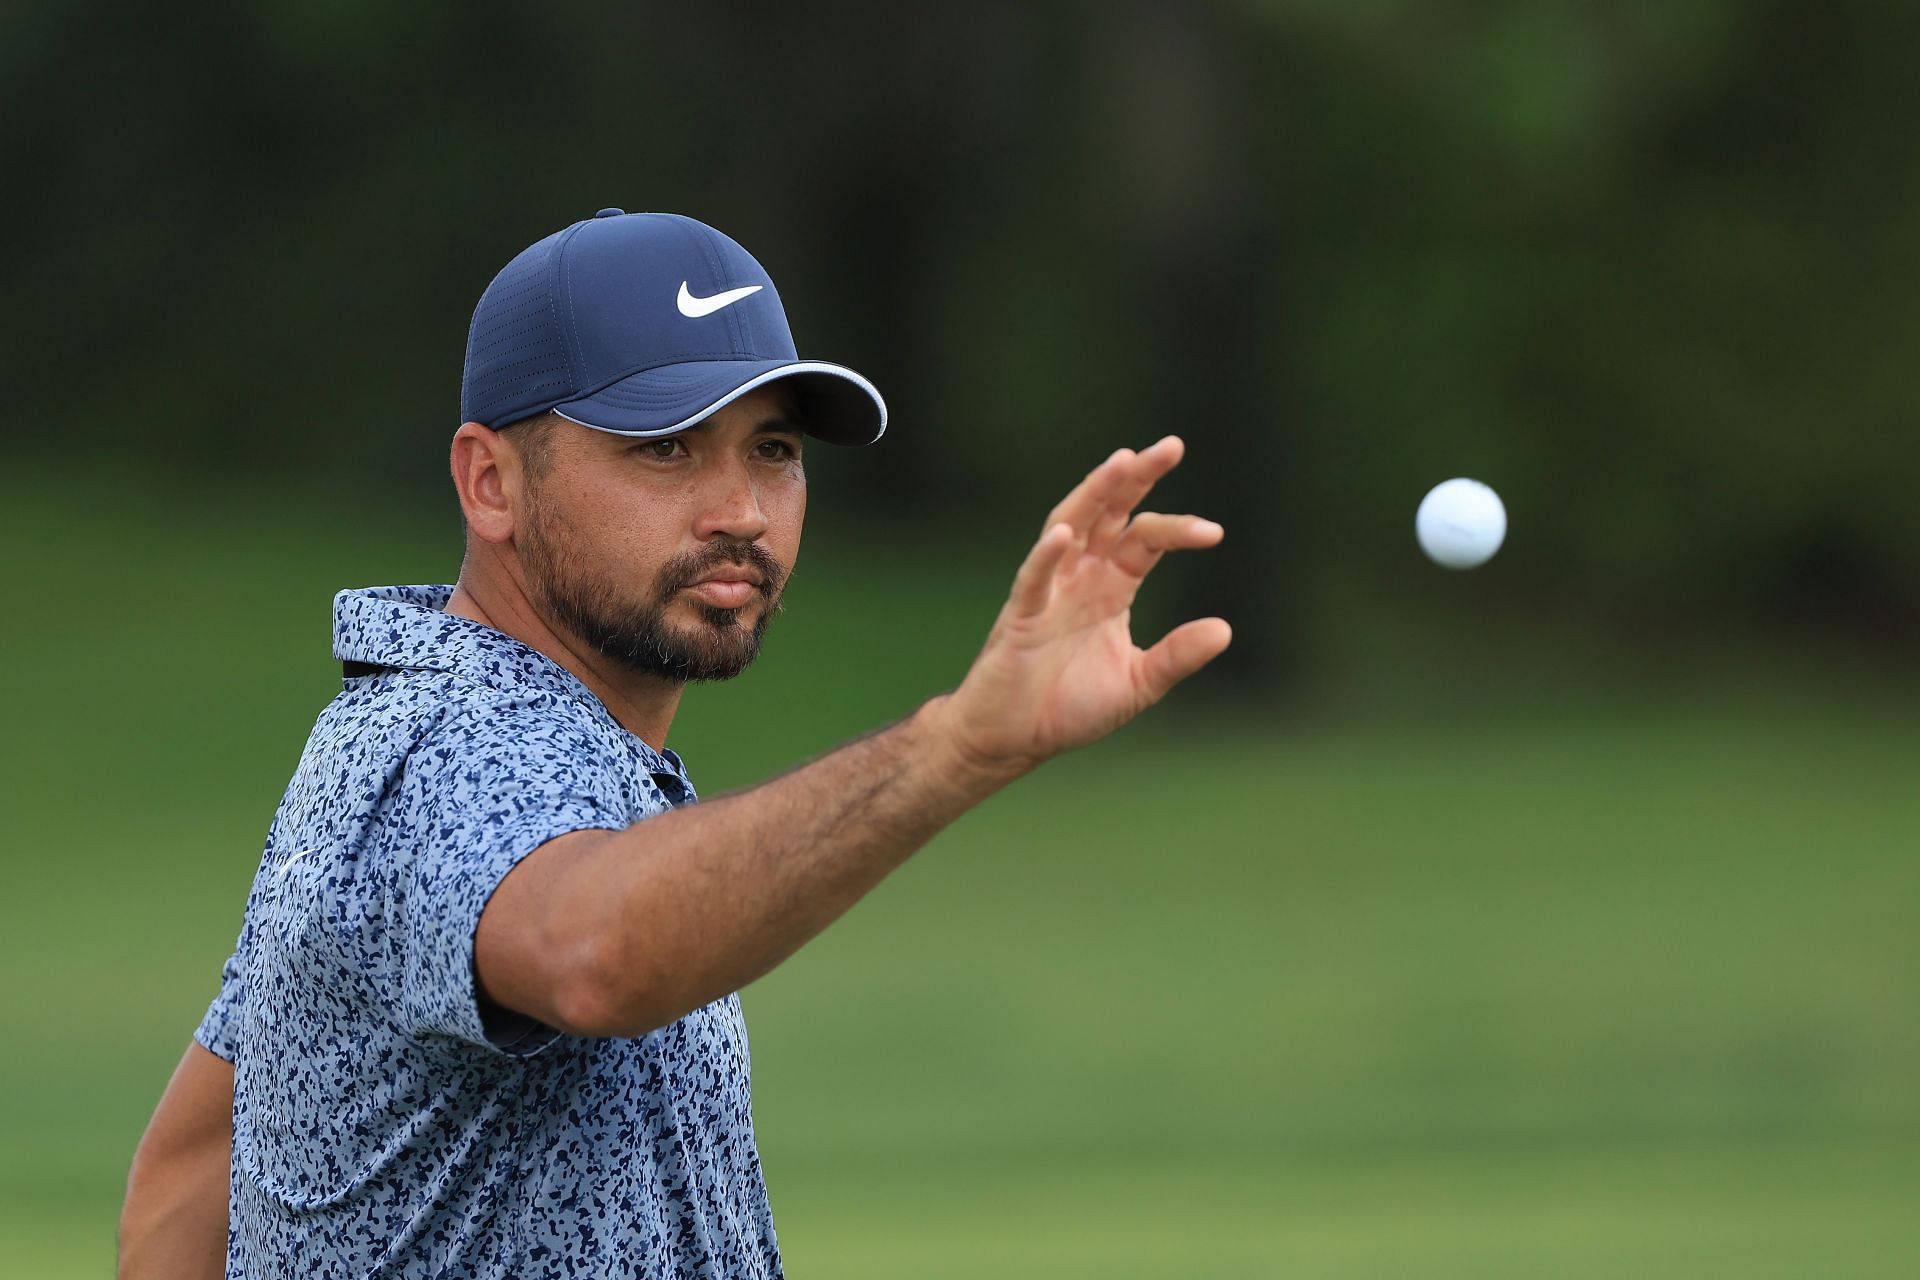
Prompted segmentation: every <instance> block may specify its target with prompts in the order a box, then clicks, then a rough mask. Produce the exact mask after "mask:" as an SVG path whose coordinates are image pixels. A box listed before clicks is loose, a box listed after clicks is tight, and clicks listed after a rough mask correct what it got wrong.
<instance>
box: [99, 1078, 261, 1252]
mask: <svg viewBox="0 0 1920 1280" xmlns="http://www.w3.org/2000/svg"><path fill="white" fill-rule="evenodd" d="M232 1115H233V1068H232V1066H230V1065H229V1064H228V1063H226V1062H224V1061H222V1060H221V1059H219V1058H217V1057H215V1056H214V1055H213V1054H211V1053H208V1052H207V1051H206V1050H205V1049H203V1048H201V1047H200V1046H199V1045H198V1044H195V1045H192V1046H190V1047H189V1048H188V1049H187V1053H186V1056H185V1057H184V1058H182V1059H181V1061H180V1065H179V1067H178V1068H177V1069H176V1070H175V1071H174V1074H173V1079H172V1080H171V1081H170V1082H169V1083H168V1085H167V1090H166V1093H165V1095H164V1096H162V1098H161V1100H160V1105H159V1107H158V1108H157V1109H156V1110H155V1112H154V1117H153V1121H152V1123H151V1124H150V1125H148V1127H147V1132H146V1134H145V1136H144V1137H142V1138H141V1140H140V1147H139V1149H138V1150H137V1151H136V1152H135V1153H134V1157H133V1165H132V1168H131V1169H130V1170H129V1171H128V1174H127V1198H126V1201H125V1203H124V1204H123V1206H122V1207H121V1211H120V1267H119V1272H118V1274H119V1277H120V1280H212V1278H214V1277H219V1276H222V1275H224V1274H225V1273H226V1269H227V1267H226V1264H227V1189H228V1179H229V1175H230V1173H231V1168H232V1159H233V1156H232V1152H233V1125H232Z"/></svg>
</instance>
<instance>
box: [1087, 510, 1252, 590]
mask: <svg viewBox="0 0 1920 1280" xmlns="http://www.w3.org/2000/svg"><path fill="white" fill-rule="evenodd" d="M1226 536H1227V531H1226V530H1225V529H1223V528H1221V527H1220V526H1219V525H1217V524H1215V523H1214V522H1213V521H1211V520H1203V519H1202V518H1200V517H1199V516H1167V515H1161V514H1160V513H1159V512H1157V511H1142V512H1141V513H1140V514H1139V515H1137V516H1135V517H1134V518H1133V522H1132V523H1131V524H1129V525H1128V526H1127V532H1126V536H1125V537H1123V538H1121V539H1120V541H1119V544H1118V545H1116V546H1115V547H1114V549H1113V562H1114V564H1116V565H1118V566H1119V567H1120V568H1121V569H1122V570H1123V571H1125V572H1127V573H1130V574H1132V575H1133V576H1134V577H1136V578H1144V577H1146V576H1147V574H1148V572H1149V571H1150V570H1152V568H1153V566H1154V565H1156V564H1158V563H1160V557H1161V556H1163V555H1165V554H1166V553H1167V552H1169V551H1197V550H1199V549H1201V548H1202V547H1212V546H1217V545H1219V542H1220V540H1221V539H1222V538H1224V537H1226Z"/></svg>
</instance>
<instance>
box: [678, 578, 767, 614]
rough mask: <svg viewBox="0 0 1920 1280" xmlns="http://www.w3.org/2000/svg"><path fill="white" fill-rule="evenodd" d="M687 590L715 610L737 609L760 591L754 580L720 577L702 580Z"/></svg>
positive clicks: (757, 582) (756, 581)
mask: <svg viewBox="0 0 1920 1280" xmlns="http://www.w3.org/2000/svg"><path fill="white" fill-rule="evenodd" d="M687 590H688V591H691V592H692V593H693V594H694V595H696V596H698V597H699V598H700V599H702V600H704V601H706V602H707V603H708V604H710V605H712V606H713V607H714V608H716V609H738V608H739V607H740V606H741V605H743V604H745V603H746V602H747V601H749V600H751V599H753V597H754V595H755V593H757V592H758V591H759V590H760V583H759V581H758V580H757V579H754V578H737V577H726V576H720V577H713V578H702V579H701V580H700V581H698V582H695V583H691V584H689V585H688V587H687Z"/></svg>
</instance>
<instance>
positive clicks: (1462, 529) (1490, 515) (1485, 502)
mask: <svg viewBox="0 0 1920 1280" xmlns="http://www.w3.org/2000/svg"><path fill="white" fill-rule="evenodd" d="M1413 531H1414V533H1416V534H1417V535H1419V538H1420V549H1421V550H1422V551H1424V552H1426V553H1427V558H1428V559H1429V560H1432V561H1433V562H1434V563H1435V564H1437V565H1440V566H1442V567H1444V568H1447V569H1473V568H1476V567H1478V566H1480V565H1483V564H1485V563H1486V562H1487V561H1489V560H1491V559H1493V553H1494V552H1496V551H1498V550H1499V549H1500V544H1501V543H1502V542H1504V541H1505V540H1506V537H1507V509H1506V507H1505V506H1504V505H1503V504H1502V503H1501V501H1500V495H1499V494H1497V493H1495V492H1494V491H1493V490H1491V489H1489V488H1487V486H1485V485H1483V484H1481V483H1480V482H1479V481H1478V480H1466V479H1460V480H1448V481H1446V482H1445V483H1443V484H1437V485H1435V486H1434V487H1433V488H1432V489H1431V490H1430V491H1429V492H1428V493H1427V496H1426V497H1425V498H1423V499H1421V502H1420V510H1419V512H1418V514H1416V515H1415V516H1414V517H1413Z"/></svg>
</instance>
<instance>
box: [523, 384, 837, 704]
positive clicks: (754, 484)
mask: <svg viewBox="0 0 1920 1280" xmlns="http://www.w3.org/2000/svg"><path fill="white" fill-rule="evenodd" d="M790 397H791V393H790V392H789V391H787V390H786V389H785V388H782V387H781V386H780V385H779V384H778V383H774V384H771V385H769V386H766V387H761V388H758V389H757V390H754V391H752V392H749V393H748V394H746V395H744V396H742V397H740V398H739V399H738V400H735V401H734V402H733V403H731V404H729V405H727V406H726V407H725V408H723V409H720V410H719V411H717V412H716V413H714V414H713V415H712V416H711V417H709V418H708V419H707V420H706V421H704V422H702V423H700V424H699V425H698V426H696V427H693V428H690V429H689V430H686V431H683V432H680V433H679V434H678V435H673V436H667V437H662V438H658V439H652V440H635V439H630V438H628V437H625V436H616V435H611V434H609V433H607V432H604V431H595V430H593V429H592V428H590V427H583V426H580V425H579V424H577V423H571V422H561V423H559V424H558V425H557V426H556V427H555V428H554V432H555V434H554V436H553V438H552V441H551V448H550V451H549V460H548V465H547V470H546V473H545V474H544V475H543V476H540V477H539V478H537V479H535V478H533V477H531V476H530V477H528V483H527V485H526V487H525V488H524V489H523V493H524V495H525V502H526V507H527V510H526V512H525V517H526V518H525V519H524V520H523V521H522V522H521V524H520V527H518V528H516V530H515V534H514V537H515V542H516V545H517V546H518V548H519V552H520V560H521V564H522V565H523V566H524V568H525V570H526V575H527V586H528V591H529V594H530V596H531V598H532V600H533V602H534V604H535V605H536V607H538V608H539V609H540V610H541V612H542V613H543V614H544V615H545V617H546V619H547V621H548V622H549V623H550V624H553V625H557V626H558V627H559V628H561V629H563V630H565V631H567V632H570V633H571V634H572V635H574V636H575V637H577V638H578V639H580V640H581V641H583V642H585V643H586V644H588V645H590V646H591V647H592V648H593V649H595V650H596V651H598V652H599V653H600V654H602V655H603V656H604V657H606V658H608V659H610V660H612V661H614V662H617V663H619V664H621V665H622V666H624V667H626V668H628V669H629V670H631V671H634V672H638V673H640V674H644V675H650V676H657V677H659V678H661V679H665V680H671V681H676V682H685V681H690V680H725V679H729V678H731V677H733V676H736V675H739V674H740V673H741V672H742V671H744V670H746V669H747V667H748V666H749V665H750V664H751V663H752V662H753V660H754V658H755V657H756V656H758V654H759V652H760V639H761V636H762V635H763V634H764V633H765V632H766V629H767V624H768V623H769V622H771V621H772V620H773V616H774V614H776V613H778V612H779V611H780V600H781V594H782V591H783V589H784V588H785V585H786V580H787V576H788V574H789V573H790V572H791V571H792V569H793V564H794V560H795V558H796V557H797V556H798V555H799V552H800V525H801V521H802V519H803V518H804V516H805V514H806V505H807V479H806V472H805V471H804V470H803V469H802V467H801V461H800V453H801V442H802V436H801V433H800V429H799V427H798V426H796V425H795V423H794V416H793V408H792V404H791V399H790Z"/></svg>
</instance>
